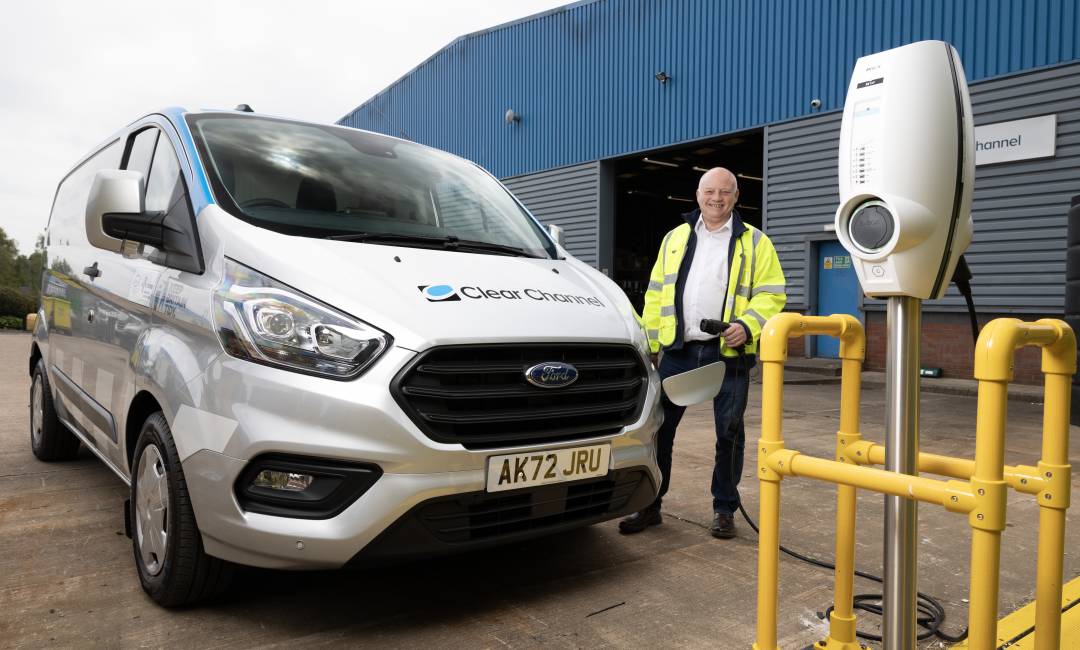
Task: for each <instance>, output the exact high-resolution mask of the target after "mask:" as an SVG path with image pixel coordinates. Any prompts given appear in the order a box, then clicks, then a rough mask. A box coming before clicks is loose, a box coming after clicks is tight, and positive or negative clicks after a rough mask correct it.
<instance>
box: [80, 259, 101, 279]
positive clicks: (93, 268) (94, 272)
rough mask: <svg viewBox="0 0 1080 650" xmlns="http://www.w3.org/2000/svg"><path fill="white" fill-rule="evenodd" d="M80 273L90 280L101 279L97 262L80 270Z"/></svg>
mask: <svg viewBox="0 0 1080 650" xmlns="http://www.w3.org/2000/svg"><path fill="white" fill-rule="evenodd" d="M82 272H83V273H85V274H86V275H89V276H90V277H91V278H100V277H101V270H100V269H98V267H97V262H94V263H93V264H91V265H90V266H88V267H86V268H85V269H83V270H82Z"/></svg>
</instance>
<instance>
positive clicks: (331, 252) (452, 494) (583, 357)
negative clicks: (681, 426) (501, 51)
mask: <svg viewBox="0 0 1080 650" xmlns="http://www.w3.org/2000/svg"><path fill="white" fill-rule="evenodd" d="M559 239H560V237H559V236H558V234H557V231H556V230H550V231H549V230H545V229H544V228H543V227H541V225H540V224H539V223H538V222H537V221H536V219H534V218H533V217H532V216H531V215H530V214H529V212H528V210H526V209H525V208H524V206H523V205H522V204H521V203H520V202H519V201H517V200H516V199H515V198H514V197H513V195H511V194H510V192H508V191H507V190H506V188H504V187H503V186H502V185H501V184H500V183H499V182H498V181H497V180H496V179H494V178H493V177H492V176H491V175H489V174H488V173H486V172H485V171H484V170H482V169H480V168H479V167H477V166H476V165H474V164H472V163H470V162H468V161H466V160H463V159H460V158H457V157H455V156H452V155H450V154H447V153H444V152H442V151H438V150H435V149H431V148H428V147H424V146H421V145H418V144H415V143H412V142H408V141H404V140H398V139H395V138H391V137H386V136H383V135H378V134H375V133H369V132H364V131H359V130H355V129H349V128H344V127H340V126H329V125H321V124H311V123H304V122H298V121H292V120H285V119H279V118H273V117H267V116H261V115H257V114H253V113H248V112H241V111H235V112H234V111H203V112H189V111H185V110H183V109H169V110H164V111H161V112H160V113H154V114H151V115H147V116H146V117H144V118H142V119H140V120H137V121H135V122H134V123H132V124H131V125H129V126H128V127H126V128H124V129H121V130H120V131H119V132H117V133H116V134H115V135H114V136H113V137H111V138H109V139H108V140H106V141H105V142H104V143H102V144H101V145H100V146H99V147H97V148H95V149H94V150H93V151H92V152H91V153H90V154H89V155H87V156H86V157H85V158H84V159H83V160H82V161H81V162H79V163H78V164H77V165H76V166H75V167H74V169H72V170H71V172H70V173H68V175H67V176H65V177H64V179H63V180H62V181H61V182H60V184H59V187H58V189H57V192H56V196H55V199H54V203H53V208H52V213H51V216H50V220H49V225H48V231H47V255H48V261H47V270H46V271H45V277H44V278H43V281H42V286H43V299H42V301H43V305H42V307H41V310H40V311H39V314H38V321H37V326H36V329H35V331H34V336H33V345H32V351H31V357H30V360H29V370H30V373H31V376H32V385H31V394H30V400H31V404H30V434H31V445H32V449H33V452H34V454H35V455H36V456H37V457H38V458H40V459H42V460H46V461H61V460H65V459H70V458H73V457H75V456H76V455H77V454H78V453H79V449H80V446H85V447H86V448H87V449H89V450H90V451H91V452H93V454H95V455H96V456H97V457H98V458H99V459H100V460H101V461H102V462H103V463H105V464H106V465H107V466H108V467H109V468H110V469H111V470H112V471H113V472H114V473H116V475H117V476H118V477H119V478H120V479H121V480H122V481H124V482H125V483H126V484H128V485H129V486H130V489H131V492H130V500H129V501H128V502H126V503H125V504H124V510H125V516H126V524H127V527H128V532H129V534H130V535H131V537H132V544H133V549H134V559H135V566H136V570H137V573H138V576H139V580H140V581H141V584H142V586H143V588H144V590H145V591H146V593H147V594H149V595H150V597H151V598H153V599H154V600H155V601H156V602H158V603H160V604H161V605H164V606H175V605H182V604H188V603H193V602H197V601H200V600H203V599H205V598H208V597H211V596H213V595H215V594H217V593H219V592H220V591H221V590H222V589H223V588H224V587H225V585H226V584H227V583H228V581H229V578H230V575H231V572H232V568H233V567H234V566H235V565H236V564H243V565H251V566H257V567H271V568H285V569H307V568H314V569H325V568H338V567H345V566H365V565H369V564H372V563H382V562H387V561H396V560H402V559H407V558H411V557H416V556H432V555H439V554H444V553H451V552H457V551H464V550H471V549H478V548H483V547H487V546H490V545H495V544H502V543H507V542H514V541H519V540H523V539H527V538H530V537H533V536H538V535H543V534H548V533H552V532H555V531H560V530H566V529H569V528H573V527H577V526H584V525H588V524H592V523H596V522H600V521H604V520H608V519H611V518H614V517H618V516H621V515H624V514H626V513H629V512H633V511H635V510H639V509H641V508H643V507H644V506H646V505H648V504H649V503H650V502H652V500H653V498H654V497H655V494H656V491H657V488H658V486H659V485H660V476H659V473H658V470H657V467H656V463H655V450H654V434H655V431H656V429H657V427H658V426H659V421H660V418H661V417H662V415H661V411H660V410H659V409H658V404H659V381H658V378H657V375H656V373H655V371H654V370H653V368H652V366H651V364H650V362H649V356H648V352H649V350H648V345H647V343H646V337H645V334H644V332H643V331H642V329H641V326H640V325H639V323H638V321H637V320H636V318H635V315H634V312H633V309H632V307H631V305H630V303H629V302H628V300H627V299H626V297H625V296H624V295H623V294H622V292H621V291H620V290H619V288H618V287H617V286H616V285H615V284H614V283H612V282H611V281H610V280H609V279H608V278H606V277H605V276H604V275H603V274H601V273H599V272H597V271H596V270H595V269H593V268H591V267H590V266H588V265H587V264H585V263H583V262H581V261H579V260H577V259H575V258H574V257H572V256H571V255H569V254H567V252H566V250H565V248H564V247H563V246H562V245H561V242H560V241H559ZM61 305H62V306H63V309H61V308H60V306H61ZM117 507H118V509H119V507H120V504H117Z"/></svg>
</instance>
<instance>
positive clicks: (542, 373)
mask: <svg viewBox="0 0 1080 650" xmlns="http://www.w3.org/2000/svg"><path fill="white" fill-rule="evenodd" d="M577 378H578V371H577V368H575V367H574V366H572V365H570V364H569V363H563V362H562V361H544V362H542V363H538V364H536V365H535V366H533V367H532V368H529V369H528V370H526V371H525V380H526V381H528V382H529V383H530V384H532V385H533V386H539V387H540V388H562V387H563V386H569V385H570V384H572V383H574V382H575V381H577Z"/></svg>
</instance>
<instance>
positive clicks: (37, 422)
mask: <svg viewBox="0 0 1080 650" xmlns="http://www.w3.org/2000/svg"><path fill="white" fill-rule="evenodd" d="M30 449H31V451H33V452H34V456H37V458H38V460H43V461H45V462H53V461H58V460H73V459H74V458H76V457H77V456H78V455H79V439H78V438H76V437H75V434H73V433H72V432H71V431H69V430H68V428H67V427H66V426H64V423H63V422H61V421H60V418H58V417H57V416H56V407H55V406H54V405H53V398H52V386H50V385H49V374H48V373H47V372H46V371H45V362H44V361H43V360H40V359H39V360H38V362H37V365H36V366H34V374H33V375H32V376H31V378H30Z"/></svg>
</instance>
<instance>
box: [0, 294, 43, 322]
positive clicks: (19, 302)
mask: <svg viewBox="0 0 1080 650" xmlns="http://www.w3.org/2000/svg"><path fill="white" fill-rule="evenodd" d="M37 308H38V306H37V302H36V301H35V300H34V299H33V298H31V297H30V296H24V295H23V294H21V293H19V292H18V291H16V290H15V289H12V288H11V287H0V316H15V317H16V318H18V319H19V320H20V321H22V320H23V319H25V318H26V315H27V314H33V313H34V312H36V311H37ZM20 327H21V326H20Z"/></svg>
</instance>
